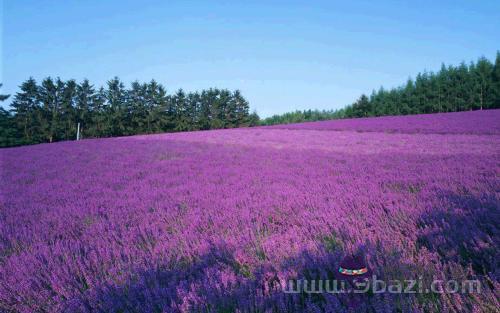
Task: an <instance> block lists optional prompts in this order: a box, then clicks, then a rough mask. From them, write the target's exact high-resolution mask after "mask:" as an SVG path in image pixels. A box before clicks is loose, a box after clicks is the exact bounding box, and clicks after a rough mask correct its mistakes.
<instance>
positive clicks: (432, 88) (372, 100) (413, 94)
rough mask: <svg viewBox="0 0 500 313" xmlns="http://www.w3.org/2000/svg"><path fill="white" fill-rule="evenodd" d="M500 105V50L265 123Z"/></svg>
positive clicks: (482, 107) (475, 108)
mask: <svg viewBox="0 0 500 313" xmlns="http://www.w3.org/2000/svg"><path fill="white" fill-rule="evenodd" d="M498 108H500V52H497V55H496V59H495V62H494V63H492V62H490V61H489V60H488V59H486V58H484V57H482V58H479V60H478V61H477V62H471V63H470V64H469V65H467V64H466V63H464V62H462V63H461V64H460V65H458V66H445V65H444V64H443V65H442V66H441V69H440V70H439V71H438V72H437V73H434V72H423V73H419V74H418V75H417V76H416V78H415V79H411V78H410V79H408V81H407V82H406V84H405V85H403V86H400V87H397V88H392V89H388V90H386V89H384V88H382V87H381V88H380V89H379V90H377V91H373V92H372V94H371V95H370V96H367V95H361V97H360V98H359V99H358V100H357V101H356V102H354V103H353V104H351V105H348V106H346V107H345V108H343V109H340V110H336V111H332V110H330V111H328V110H326V111H318V110H313V111H311V110H306V111H295V112H289V113H285V114H281V115H274V116H272V117H269V118H266V119H264V120H263V121H262V122H261V123H262V124H264V125H273V124H286V123H297V122H307V121H319V120H326V119H336V118H355V117H369V116H383V115H408V114H422V113H438V112H456V111H468V110H482V109H498Z"/></svg>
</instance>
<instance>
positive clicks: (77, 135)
mask: <svg viewBox="0 0 500 313" xmlns="http://www.w3.org/2000/svg"><path fill="white" fill-rule="evenodd" d="M76 140H80V123H78V129H77V131H76Z"/></svg>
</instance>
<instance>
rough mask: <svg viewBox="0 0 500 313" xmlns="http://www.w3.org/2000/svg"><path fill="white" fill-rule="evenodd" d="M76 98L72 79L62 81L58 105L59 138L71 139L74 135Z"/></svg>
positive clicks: (75, 127) (75, 88) (75, 129)
mask: <svg viewBox="0 0 500 313" xmlns="http://www.w3.org/2000/svg"><path fill="white" fill-rule="evenodd" d="M76 98H77V84H76V82H75V81H74V80H69V81H67V82H66V83H64V90H63V97H62V101H61V107H60V131H61V134H60V136H59V138H61V139H62V140H72V139H75V137H76V131H77V116H76V110H75V106H76V104H75V102H76Z"/></svg>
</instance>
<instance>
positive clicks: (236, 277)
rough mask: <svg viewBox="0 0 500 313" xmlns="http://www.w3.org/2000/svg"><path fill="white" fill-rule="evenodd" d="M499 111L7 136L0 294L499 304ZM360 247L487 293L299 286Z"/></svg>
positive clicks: (278, 303)
mask: <svg viewBox="0 0 500 313" xmlns="http://www.w3.org/2000/svg"><path fill="white" fill-rule="evenodd" d="M499 121H500V110H491V111H483V112H465V113H452V114H438V115H420V116H411V117H390V118H389V117H387V118H374V119H360V120H345V121H332V122H319V123H305V124H299V125H283V126H275V127H259V128H248V129H231V130H217V131H207V132H192V133H176V134H161V135H149V136H133V137H122V138H112V139H100V140H83V141H79V142H61V143H55V144H43V145H37V146H29V147H20V148H9V149H2V150H0V157H1V185H2V187H1V193H0V311H6V312H35V311H36V312H136V311H141V312H190V311H203V312H207V311H216V312H233V311H235V310H236V309H239V310H240V311H241V312H247V311H252V312H256V311H257V312H273V311H274V312H293V311H296V312H321V311H326V312H343V311H346V312H347V311H348V310H356V311H357V312H364V311H368V312H392V311H396V310H399V311H405V312H409V311H412V312H453V311H455V312H464V311H471V312H488V311H491V312H493V311H495V310H496V308H498V305H499V303H498V301H497V298H498V288H499V287H500V286H499V274H500V273H499V266H498V265H499V264H498V260H500V255H499V249H498V248H499V243H500V236H499V221H500V214H499V204H500V195H499V191H500V180H499V177H498V175H499V170H500V165H499V161H500V151H499V147H500V133H499ZM348 254H360V255H362V256H363V257H365V258H366V261H367V263H368V266H369V267H370V269H371V270H372V271H373V273H374V274H376V275H377V277H378V278H379V279H384V280H391V279H400V280H403V279H413V278H415V279H416V278H420V279H421V280H422V281H423V283H424V284H428V283H430V281H431V280H432V279H442V280H445V279H455V280H457V281H462V280H467V279H479V280H480V281H481V286H482V289H481V292H480V293H473V294H462V293H423V294H420V293H412V294H394V293H387V292H386V293H379V294H373V293H366V294H356V295H352V294H332V293H321V294H306V293H299V294H287V293H284V292H283V290H282V287H283V286H284V285H285V283H286V281H287V280H288V279H310V280H311V279H316V280H317V279H331V278H332V277H334V273H335V272H336V270H337V269H338V266H339V262H340V261H341V259H342V258H343V257H344V256H346V255H348Z"/></svg>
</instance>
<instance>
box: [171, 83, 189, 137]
mask: <svg viewBox="0 0 500 313" xmlns="http://www.w3.org/2000/svg"><path fill="white" fill-rule="evenodd" d="M172 105H173V108H174V112H175V113H174V114H175V119H174V120H175V128H174V130H175V131H186V130H189V112H188V107H187V99H186V94H185V93H184V90H182V89H179V90H178V91H177V92H176V93H175V95H174V96H172Z"/></svg>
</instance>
